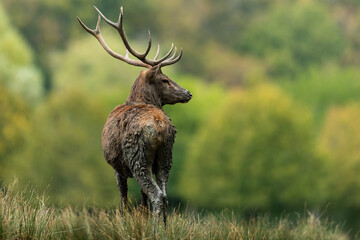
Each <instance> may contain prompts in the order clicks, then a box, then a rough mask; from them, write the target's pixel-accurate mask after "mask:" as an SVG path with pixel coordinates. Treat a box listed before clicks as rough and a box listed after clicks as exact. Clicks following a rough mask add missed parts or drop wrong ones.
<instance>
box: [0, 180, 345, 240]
mask: <svg viewBox="0 0 360 240" xmlns="http://www.w3.org/2000/svg"><path fill="white" fill-rule="evenodd" d="M46 198H47V197H46V196H45V195H44V194H39V193H37V192H36V191H34V190H26V191H23V190H19V189H18V188H17V184H16V183H14V184H13V185H11V186H8V187H3V188H2V189H1V191H0V239H254V240H255V239H289V240H290V239H291V240H294V239H299V240H303V239H334V240H335V239H336V240H341V239H350V238H349V237H348V236H347V235H346V234H344V233H343V232H341V230H340V229H339V227H338V226H337V225H335V224H334V223H332V222H330V221H328V220H326V219H319V218H316V217H315V216H314V215H313V214H308V215H307V216H305V217H298V218H297V219H296V220H290V219H289V218H288V217H283V218H279V219H275V220H270V218H269V217H258V218H253V219H250V220H242V219H239V218H238V217H237V216H236V214H235V213H231V212H228V213H225V212H224V213H222V214H218V215H213V214H208V215H207V216H202V217H200V215H198V214H194V213H180V212H177V211H173V212H172V213H171V214H169V215H170V216H169V217H168V226H167V229H166V230H165V229H164V228H163V226H162V224H159V225H158V227H154V226H156V223H155V222H154V218H152V217H147V216H146V214H144V213H143V212H142V211H140V210H138V209H136V208H132V209H131V210H130V211H129V212H126V213H124V214H123V215H121V214H120V212H119V211H118V210H117V209H112V210H103V209H94V208H91V209H90V208H84V209H82V210H79V209H73V208H71V207H65V208H62V209H58V208H55V207H53V206H51V205H49V204H48V203H47V201H46Z"/></svg>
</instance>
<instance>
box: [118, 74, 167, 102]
mask: <svg viewBox="0 0 360 240" xmlns="http://www.w3.org/2000/svg"><path fill="white" fill-rule="evenodd" d="M125 104H127V105H136V104H150V105H154V106H156V107H158V108H160V109H162V103H161V99H160V97H159V95H158V93H157V92H156V89H155V87H154V86H152V85H150V84H148V83H147V81H146V80H145V79H144V76H142V74H141V75H140V76H139V77H138V78H137V79H136V81H135V83H134V85H133V86H132V88H131V91H130V95H129V97H128V99H127V100H126V103H125Z"/></svg>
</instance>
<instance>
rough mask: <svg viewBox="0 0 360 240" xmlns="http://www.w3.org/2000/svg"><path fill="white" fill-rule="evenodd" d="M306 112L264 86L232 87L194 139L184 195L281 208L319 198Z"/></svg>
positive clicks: (212, 203) (213, 203)
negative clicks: (235, 88) (219, 106)
mask: <svg viewBox="0 0 360 240" xmlns="http://www.w3.org/2000/svg"><path fill="white" fill-rule="evenodd" d="M313 140H314V136H313V133H312V126H311V118H310V114H309V112H308V111H306V110H304V109H303V108H300V107H298V106H296V105H295V104H294V103H293V102H292V101H291V99H289V98H288V97H287V96H286V95H284V94H283V93H281V92H280V91H279V90H278V89H276V88H274V87H271V86H270V85H262V86H259V87H256V88H255V89H252V90H249V91H240V90H238V91H233V92H232V93H231V94H230V95H229V96H228V97H227V98H226V101H225V103H224V104H223V105H222V106H221V108H220V109H218V110H216V111H214V115H213V116H211V117H210V118H209V122H208V123H205V124H204V125H203V126H201V128H200V131H199V132H198V134H197V136H196V137H194V138H193V141H192V144H191V146H189V147H190V150H189V152H188V155H187V158H186V161H185V163H184V166H185V167H184V168H185V170H184V172H183V174H182V175H183V178H182V182H181V184H182V185H181V186H182V188H181V192H182V193H183V196H184V197H185V198H186V199H187V200H189V201H190V202H191V203H192V204H194V205H196V206H199V207H208V208H217V209H218V208H223V207H230V208H241V209H246V210H250V209H256V210H265V209H266V210H269V209H271V210H272V211H283V209H287V210H291V209H301V208H302V207H303V205H304V203H305V202H307V203H308V204H309V205H310V206H314V205H316V204H319V203H320V202H321V200H322V198H323V196H322V194H319V191H318V190H319V189H321V188H322V185H321V184H320V182H321V179H322V172H321V168H320V163H321V162H320V158H319V157H318V155H317V152H316V150H315V149H314V144H313V143H314V141H313Z"/></svg>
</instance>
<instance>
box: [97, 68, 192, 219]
mask: <svg viewBox="0 0 360 240" xmlns="http://www.w3.org/2000/svg"><path fill="white" fill-rule="evenodd" d="M190 99H191V94H190V92H189V91H187V90H186V89H183V88H182V87H180V86H179V85H178V84H177V83H176V82H174V81H173V80H171V79H169V78H168V77H167V76H166V75H164V74H163V73H162V72H161V69H160V68H159V67H156V66H155V67H152V68H150V69H147V70H144V71H142V72H141V74H140V75H139V77H138V79H137V80H136V81H135V83H134V85H133V87H132V89H131V92H130V95H129V97H128V99H127V101H126V103H125V104H123V105H118V106H117V107H116V108H115V109H114V110H113V111H112V112H111V113H110V115H109V117H108V119H107V121H106V123H105V126H104V129H103V133H102V145H103V152H104V156H105V158H106V160H107V162H108V163H109V164H110V165H111V166H112V167H113V168H114V169H115V175H116V180H117V183H118V187H119V190H120V195H121V202H122V203H126V202H127V183H126V182H127V178H129V177H130V178H131V177H134V178H135V179H136V180H137V181H138V183H139V184H140V187H141V192H142V204H143V205H144V207H147V198H149V199H150V200H151V203H152V205H153V210H154V212H155V213H156V214H157V215H161V216H163V220H164V222H166V206H167V196H166V190H167V181H168V177H169V172H170V169H171V165H172V148H173V143H174V139H175V134H176V129H175V127H174V125H173V124H172V123H171V120H170V118H169V117H168V116H167V115H166V114H165V112H164V111H163V109H162V106H163V105H165V104H175V103H178V102H188V101H189V100H190ZM153 174H155V176H156V182H155V180H154V179H153V176H152V175H153ZM121 208H122V207H121Z"/></svg>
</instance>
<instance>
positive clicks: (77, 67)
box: [52, 31, 143, 112]
mask: <svg viewBox="0 0 360 240" xmlns="http://www.w3.org/2000/svg"><path fill="white" fill-rule="evenodd" d="M103 35H104V37H105V38H106V42H107V43H108V44H109V45H110V46H111V47H113V46H114V47H113V48H114V50H118V52H125V50H124V49H123V48H122V49H117V48H116V46H117V43H118V41H119V40H120V39H119V37H118V34H115V32H106V31H104V33H103ZM89 49H91V51H89ZM123 54H124V53H123ZM52 63H53V64H52V70H53V73H54V83H53V87H54V90H55V91H57V92H60V93H61V92H67V91H72V90H81V91H82V92H84V93H85V94H87V95H88V96H89V97H90V96H91V98H94V99H97V101H99V102H101V103H102V104H104V106H105V107H106V108H107V110H108V112H110V110H112V109H113V108H114V107H115V106H116V105H117V104H120V103H123V102H125V100H126V98H127V96H128V95H129V93H130V88H131V86H132V84H133V82H134V81H135V79H136V78H137V76H138V75H139V73H140V71H141V70H143V69H141V68H136V67H134V66H131V65H128V64H125V63H123V62H121V61H119V60H116V59H114V58H113V57H111V56H109V54H107V53H106V52H105V51H104V49H103V48H102V47H101V46H100V44H99V43H98V42H97V41H96V40H95V39H94V38H93V37H92V36H87V37H86V38H83V39H80V40H78V41H76V42H73V43H72V44H71V45H70V46H69V48H68V49H67V50H66V51H64V52H58V53H56V54H54V55H53V56H52Z"/></svg>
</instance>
